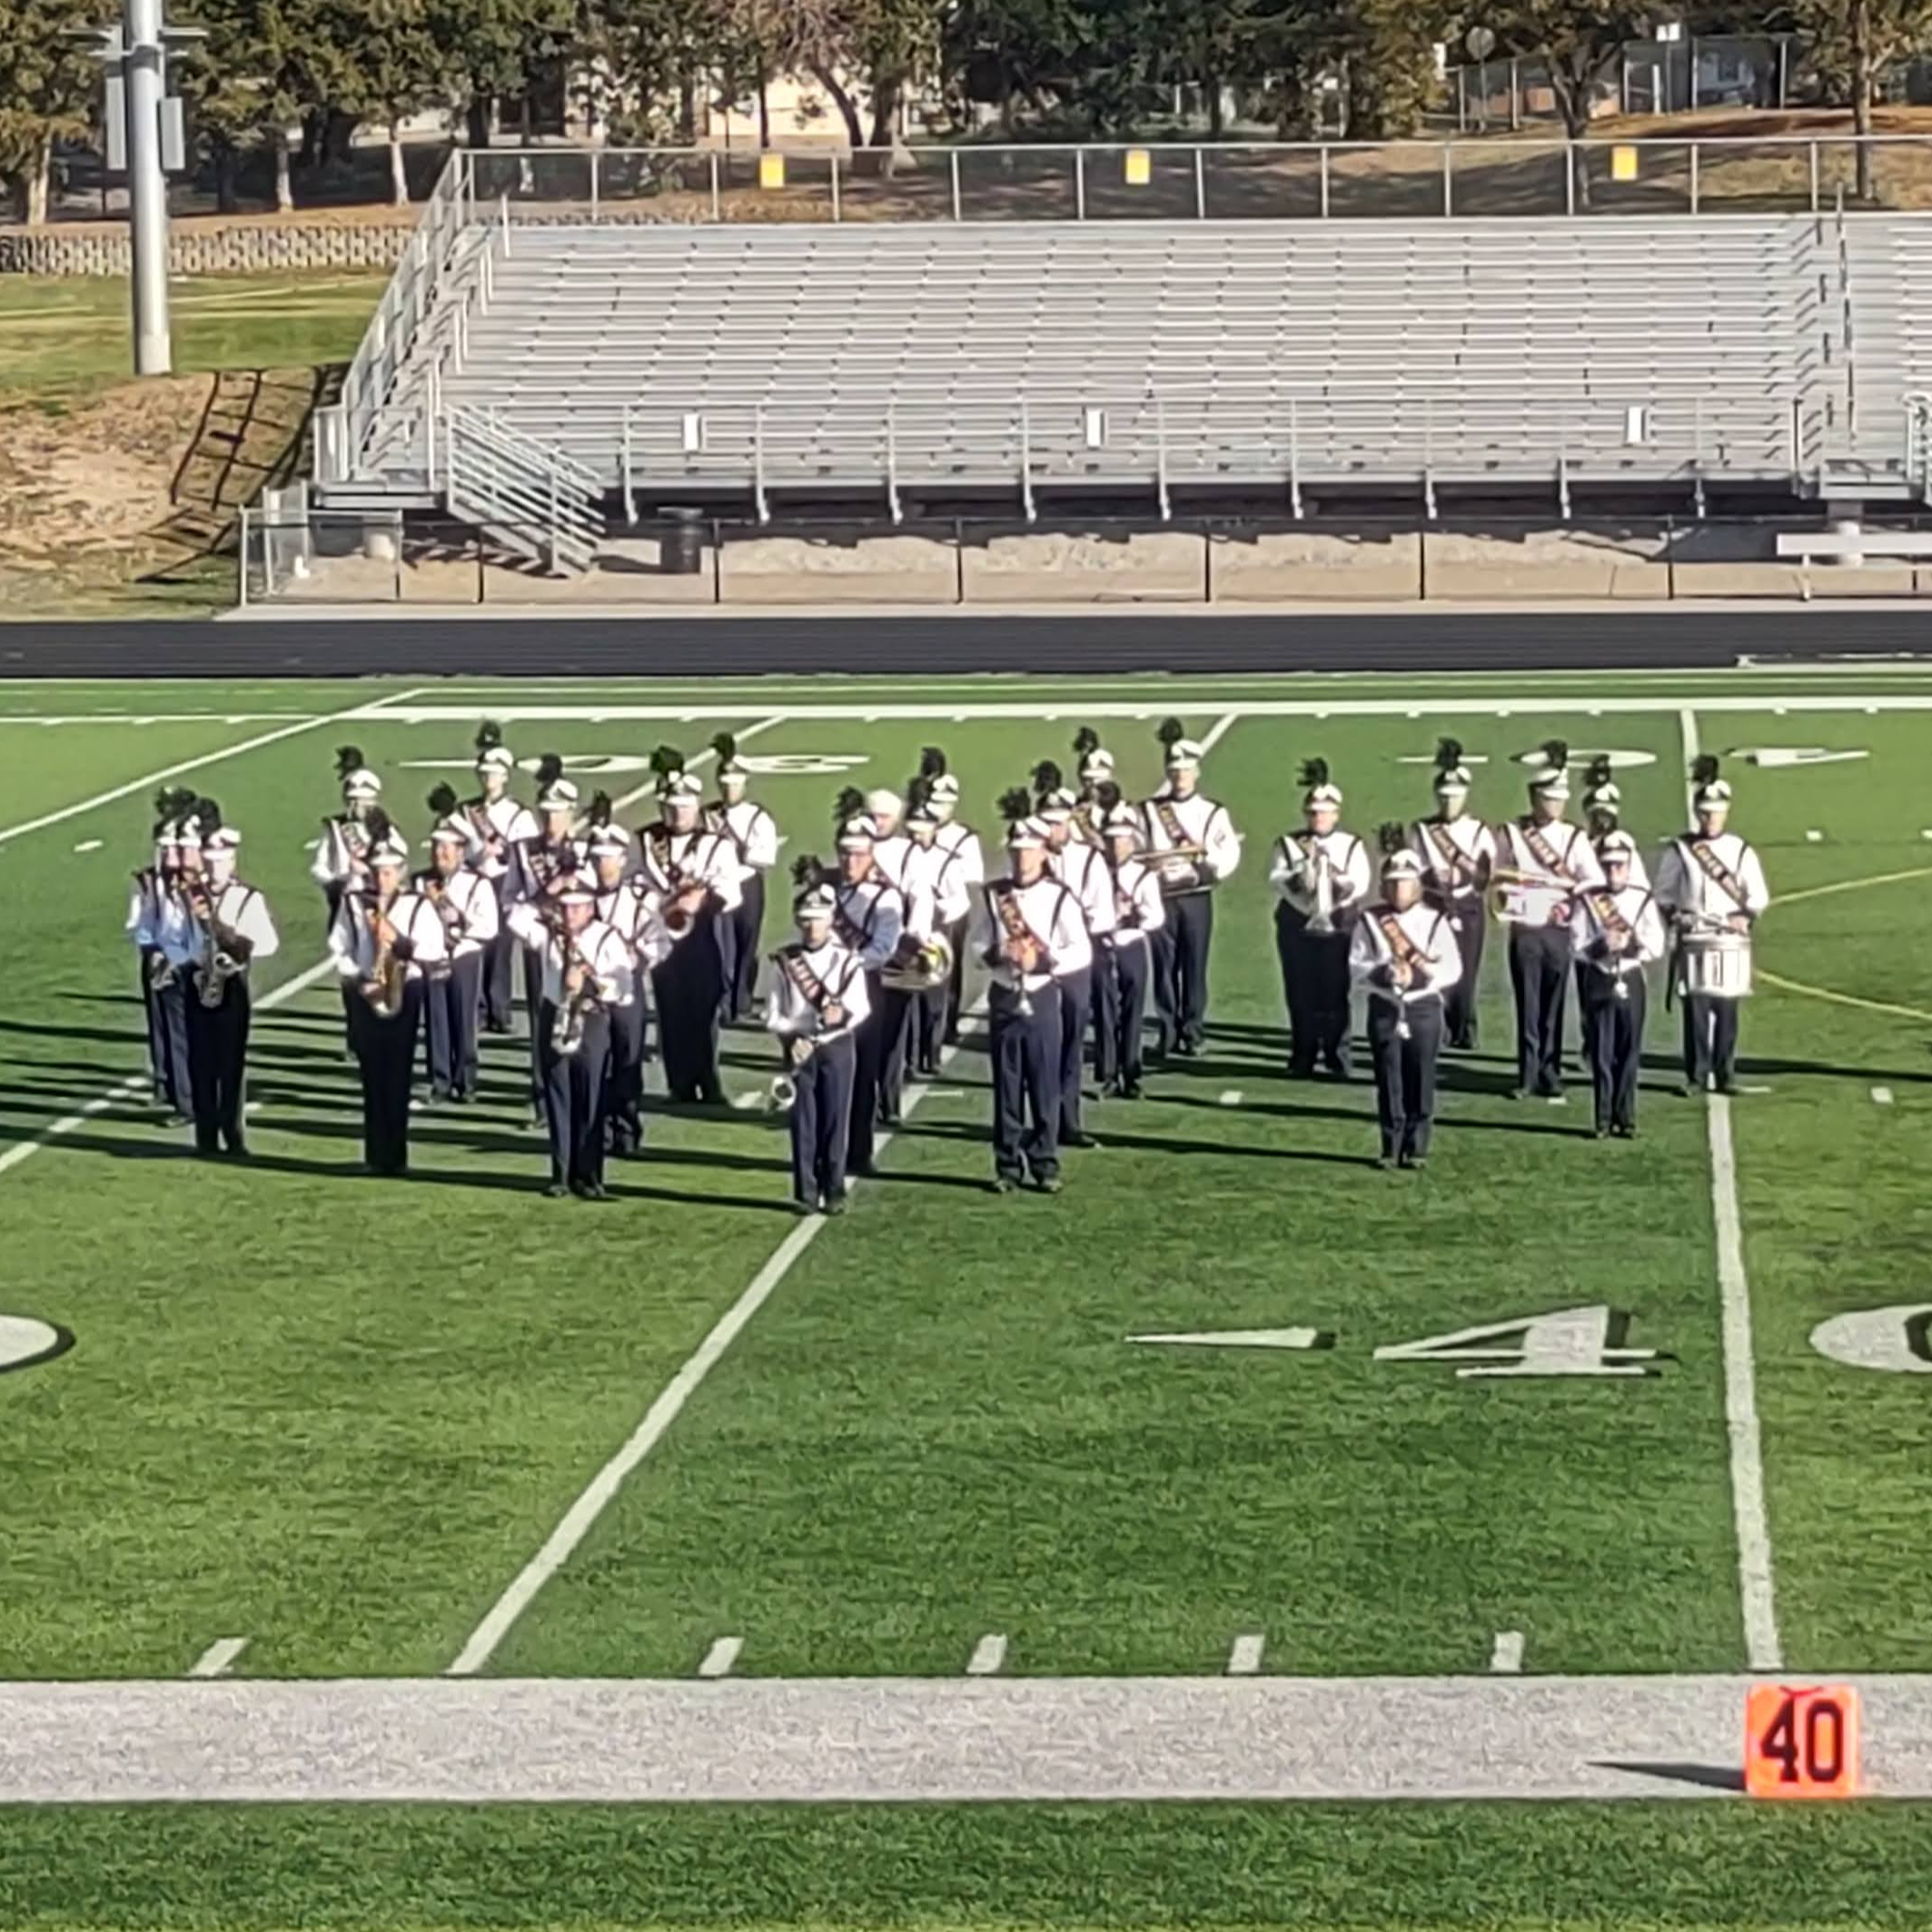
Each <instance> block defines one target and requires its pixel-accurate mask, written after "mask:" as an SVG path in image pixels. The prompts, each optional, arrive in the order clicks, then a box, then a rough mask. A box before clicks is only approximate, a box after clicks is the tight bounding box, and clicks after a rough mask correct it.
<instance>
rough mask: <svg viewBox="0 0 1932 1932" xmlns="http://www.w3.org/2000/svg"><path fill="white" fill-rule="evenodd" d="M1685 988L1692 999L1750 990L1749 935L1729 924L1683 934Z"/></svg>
mask: <svg viewBox="0 0 1932 1932" xmlns="http://www.w3.org/2000/svg"><path fill="white" fill-rule="evenodd" d="M1683 958H1684V991H1685V992H1686V993H1687V994H1688V995H1689V996H1691V997H1692V998H1694V999H1744V998H1746V997H1747V996H1749V993H1750V990H1751V936H1750V935H1749V933H1739V932H1732V931H1730V930H1729V928H1728V927H1726V928H1723V929H1720V930H1718V931H1714V932H1692V933H1686V934H1685V935H1684V952H1683Z"/></svg>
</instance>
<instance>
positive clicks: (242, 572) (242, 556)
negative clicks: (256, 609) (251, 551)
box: [234, 503, 248, 610]
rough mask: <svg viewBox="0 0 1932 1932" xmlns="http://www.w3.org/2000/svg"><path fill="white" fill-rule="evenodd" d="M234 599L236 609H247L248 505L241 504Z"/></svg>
mask: <svg viewBox="0 0 1932 1932" xmlns="http://www.w3.org/2000/svg"><path fill="white" fill-rule="evenodd" d="M234 601H235V609H237V610H246V609H248V505H247V504H246V503H244V504H243V506H242V520H241V526H240V529H239V530H238V532H237V537H236V550H235V580H234Z"/></svg>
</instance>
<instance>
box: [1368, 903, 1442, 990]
mask: <svg viewBox="0 0 1932 1932" xmlns="http://www.w3.org/2000/svg"><path fill="white" fill-rule="evenodd" d="M1375 923H1376V925H1378V926H1381V928H1382V938H1383V939H1384V940H1385V941H1386V942H1387V943H1388V947H1389V956H1390V957H1391V958H1392V959H1394V960H1396V961H1397V962H1398V963H1399V964H1401V965H1402V966H1407V967H1408V969H1409V984H1410V985H1411V986H1414V984H1415V976H1416V974H1417V972H1418V971H1419V970H1420V971H1422V972H1426V971H1427V970H1428V967H1429V965H1430V959H1429V955H1428V954H1427V953H1425V952H1424V951H1423V950H1422V947H1421V946H1418V945H1417V944H1416V943H1415V941H1414V940H1413V939H1412V938H1411V937H1410V936H1409V935H1408V933H1407V931H1406V930H1404V928H1403V926H1402V920H1401V918H1400V917H1399V916H1397V914H1396V913H1395V912H1394V911H1392V909H1389V908H1387V907H1385V908H1384V909H1383V910H1382V911H1381V912H1378V913H1377V914H1376V915H1375Z"/></svg>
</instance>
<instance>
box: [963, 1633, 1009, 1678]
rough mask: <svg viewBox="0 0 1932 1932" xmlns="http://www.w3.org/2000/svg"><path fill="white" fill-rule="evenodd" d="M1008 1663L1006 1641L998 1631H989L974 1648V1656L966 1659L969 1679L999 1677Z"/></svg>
mask: <svg viewBox="0 0 1932 1932" xmlns="http://www.w3.org/2000/svg"><path fill="white" fill-rule="evenodd" d="M1005 1666H1006V1639H1005V1638H1004V1637H1002V1636H1001V1635H999V1633H998V1632H997V1631H995V1630H988V1631H987V1632H986V1635H985V1636H984V1637H982V1638H981V1639H980V1640H979V1641H978V1642H977V1643H976V1644H975V1645H974V1646H973V1654H972V1656H970V1657H969V1658H967V1659H966V1675H967V1676H968V1677H997V1676H998V1675H999V1673H1000V1671H1001V1670H1002V1669H1004V1668H1005Z"/></svg>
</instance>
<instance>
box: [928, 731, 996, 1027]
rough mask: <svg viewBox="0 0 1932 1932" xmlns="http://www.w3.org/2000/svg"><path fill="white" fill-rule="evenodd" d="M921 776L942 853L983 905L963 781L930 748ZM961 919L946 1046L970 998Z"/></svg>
mask: <svg viewBox="0 0 1932 1932" xmlns="http://www.w3.org/2000/svg"><path fill="white" fill-rule="evenodd" d="M919 776H920V777H921V778H924V779H925V780H926V798H927V799H928V800H929V801H930V803H931V805H932V808H933V810H934V812H935V813H936V815H937V816H938V819H939V835H938V843H939V847H940V849H941V850H942V851H944V852H946V853H948V854H950V855H951V857H953V858H954V859H955V860H956V861H957V863H958V866H959V877H960V882H961V884H962V885H963V886H964V887H965V888H966V894H967V897H968V900H969V902H970V903H971V904H973V905H977V904H978V902H979V888H980V887H982V886H984V885H985V884H986V853H985V851H984V849H983V848H982V847H981V846H980V843H979V834H978V833H977V832H976V831H975V830H974V829H973V827H971V826H969V825H966V824H965V823H964V822H963V821H962V820H961V819H960V817H959V816H958V814H959V780H958V779H957V778H955V777H954V776H953V775H952V773H951V772H949V771H948V770H947V769H946V753H945V752H943V751H942V750H940V748H938V746H936V745H928V746H926V748H925V749H924V750H923V751H921V752H920V754H919ZM969 923H970V922H969V919H965V918H963V919H961V920H959V921H958V922H957V923H956V925H955V926H952V927H951V928H950V929H949V930H948V931H947V933H946V938H947V940H948V941H949V942H950V943H951V946H952V948H953V971H952V976H951V978H950V979H949V980H948V981H947V982H946V1045H948V1046H951V1045H954V1044H955V1043H956V1041H957V1040H958V1038H959V1013H960V1007H961V1006H962V1004H963V1002H964V999H965V996H966V982H965V977H964V976H965V972H966V927H967V926H968V924H969Z"/></svg>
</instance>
